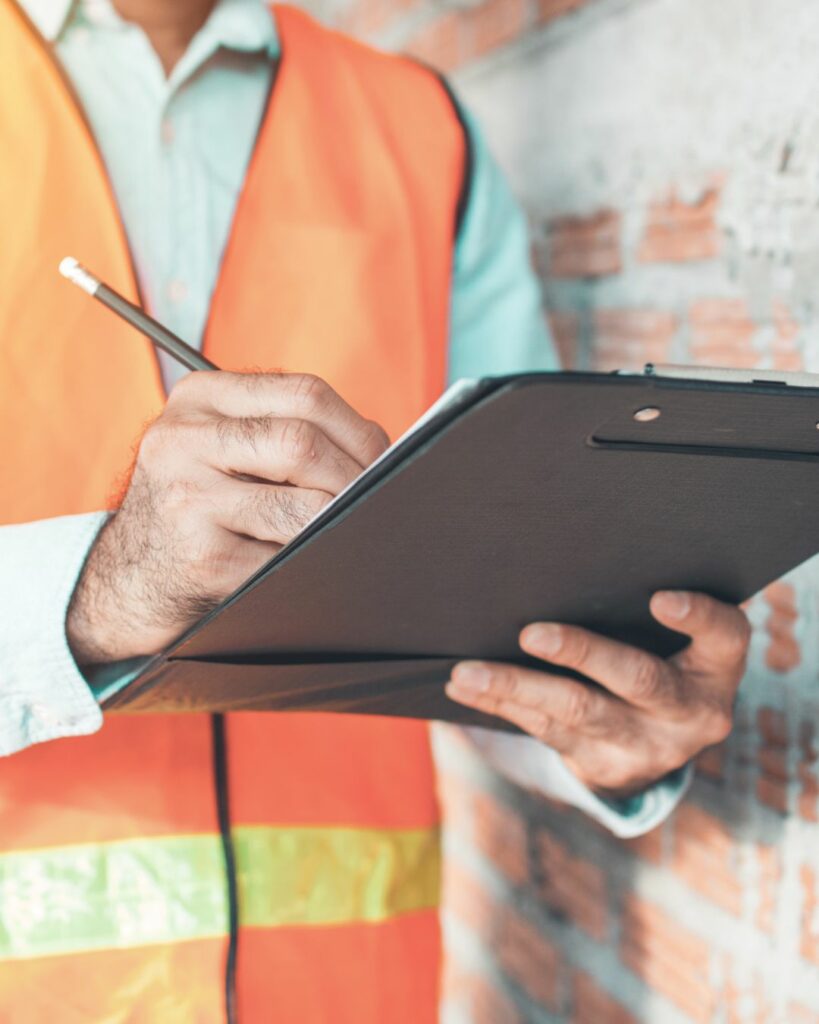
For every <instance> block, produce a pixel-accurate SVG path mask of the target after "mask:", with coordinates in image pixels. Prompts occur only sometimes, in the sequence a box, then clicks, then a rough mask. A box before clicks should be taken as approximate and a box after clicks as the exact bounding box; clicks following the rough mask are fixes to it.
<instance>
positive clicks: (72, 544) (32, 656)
mask: <svg viewBox="0 0 819 1024" xmlns="http://www.w3.org/2000/svg"><path fill="white" fill-rule="evenodd" d="M105 520H106V513H104V512H100V513H91V514H88V515H78V516H64V517H61V518H58V519H44V520H40V521H38V522H32V523H24V524H21V525H14V526H2V527H0V567H2V569H0V611H1V612H2V614H0V756H2V755H8V754H14V753H16V752H17V751H19V750H22V749H23V748H25V747H28V746H31V745H32V744H33V743H43V742H45V741H46V740H53V739H58V738H60V737H64V736H81V735H85V734H87V733H92V732H95V731H96V730H97V729H99V728H100V726H101V725H102V713H101V711H100V708H99V704H98V703H97V701H96V699H95V698H94V695H93V693H92V692H91V689H90V688H89V686H88V683H87V682H86V681H85V679H84V678H83V675H82V673H81V672H80V670H79V668H78V667H77V663H76V662H75V661H74V658H73V656H72V654H71V650H70V648H69V646H68V640H67V638H66V630H65V620H66V613H67V610H68V605H69V602H70V600H71V595H72V594H73V592H74V588H75V586H76V583H77V579H78V578H79V575H80V572H81V571H82V567H83V565H84V563H85V560H86V558H87V556H88V552H89V550H90V548H91V546H92V544H93V543H94V540H95V539H96V537H97V534H98V533H99V530H100V528H101V527H102V525H103V523H104V522H105Z"/></svg>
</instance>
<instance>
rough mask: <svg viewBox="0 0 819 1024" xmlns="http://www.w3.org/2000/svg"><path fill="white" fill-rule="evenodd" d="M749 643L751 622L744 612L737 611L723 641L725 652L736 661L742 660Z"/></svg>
mask: <svg viewBox="0 0 819 1024" xmlns="http://www.w3.org/2000/svg"><path fill="white" fill-rule="evenodd" d="M750 643H751V624H750V622H749V621H748V618H747V616H746V615H745V614H744V612H739V613H738V615H737V618H736V622H735V624H734V627H733V629H732V630H731V631H730V632H728V633H727V634H726V637H725V640H724V641H723V645H724V650H725V653H726V654H727V655H728V657H731V658H733V659H734V660H736V661H738V662H744V661H745V658H746V656H747V654H748V647H749V645H750Z"/></svg>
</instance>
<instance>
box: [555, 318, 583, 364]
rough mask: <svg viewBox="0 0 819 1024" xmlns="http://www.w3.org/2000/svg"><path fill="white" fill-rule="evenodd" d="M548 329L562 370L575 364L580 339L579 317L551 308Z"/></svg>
mask: <svg viewBox="0 0 819 1024" xmlns="http://www.w3.org/2000/svg"><path fill="white" fill-rule="evenodd" d="M548 321H549V329H550V330H551V332H552V337H553V338H554V340H555V345H556V346H557V351H558V355H559V356H560V365H561V366H562V367H563V369H564V370H571V369H574V367H576V366H577V354H578V347H579V341H580V317H579V316H578V315H577V314H576V313H567V312H564V311H562V310H553V311H552V312H551V313H549V315H548Z"/></svg>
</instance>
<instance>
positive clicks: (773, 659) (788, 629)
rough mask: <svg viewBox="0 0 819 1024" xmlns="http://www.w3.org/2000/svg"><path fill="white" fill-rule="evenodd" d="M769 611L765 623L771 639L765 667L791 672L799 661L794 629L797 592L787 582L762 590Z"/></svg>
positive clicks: (800, 656) (796, 618)
mask: <svg viewBox="0 0 819 1024" xmlns="http://www.w3.org/2000/svg"><path fill="white" fill-rule="evenodd" d="M763 595H764V597H765V600H766V601H767V602H768V605H769V606H770V609H771V612H770V615H769V616H768V618H767V619H766V621H765V628H766V630H767V631H768V636H769V637H770V643H769V644H768V650H767V651H766V653H765V664H766V665H767V666H768V668H770V669H773V671H774V672H790V671H792V670H793V669H795V668H796V667H797V666H798V665H799V663H800V662H801V660H802V655H801V652H800V650H799V644H798V642H797V639H796V634H795V626H796V623H797V621H798V619H799V612H798V610H797V607H796V592H795V591H794V589H793V587H792V586H791V585H790V583H782V582H781V581H780V582H777V583H772V584H771V585H770V586H769V587H766V588H765V590H764V591H763Z"/></svg>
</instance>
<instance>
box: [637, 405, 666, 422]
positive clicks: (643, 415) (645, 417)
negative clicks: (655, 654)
mask: <svg viewBox="0 0 819 1024" xmlns="http://www.w3.org/2000/svg"><path fill="white" fill-rule="evenodd" d="M659 418H660V410H659V409H658V408H657V407H656V406H655V405H647V406H646V407H645V408H644V409H638V410H637V412H635V414H634V419H635V420H637V422H638V423H651V421H652V420H658V419H659Z"/></svg>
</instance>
